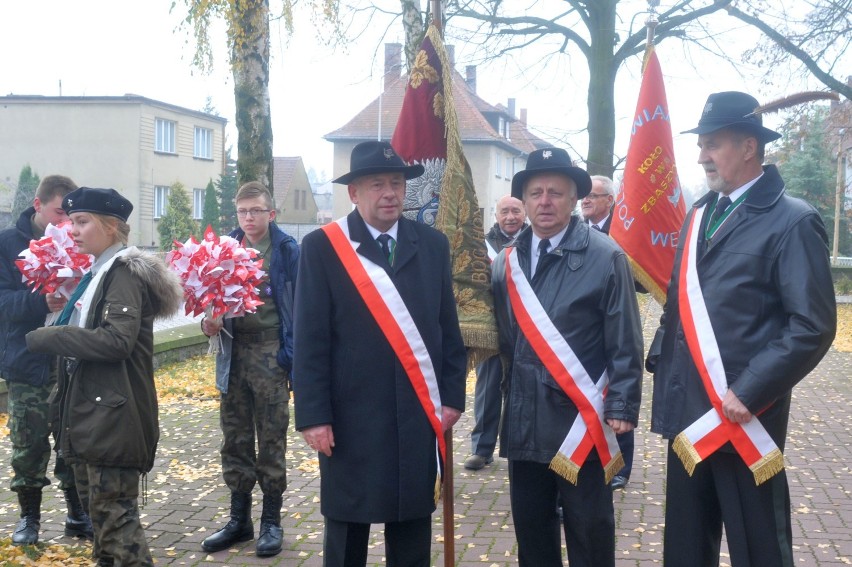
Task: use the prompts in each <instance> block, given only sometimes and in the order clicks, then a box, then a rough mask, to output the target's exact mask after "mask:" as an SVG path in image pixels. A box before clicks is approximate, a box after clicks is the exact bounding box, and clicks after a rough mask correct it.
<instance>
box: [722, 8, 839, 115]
mask: <svg viewBox="0 0 852 567" xmlns="http://www.w3.org/2000/svg"><path fill="white" fill-rule="evenodd" d="M727 11H728V13H729V14H730V15H731V16H733V17H735V18H737V19H739V20H741V21H743V22H745V23H747V24H749V25H751V26H754V27H756V28H757V29H759V30H760V31H761V32H763V34H765V35H766V36H767V37H769V38H770V39H771V40H772V41H774V42H775V43H777V44H778V45H779V46H780V47H781V48H782V49H783V50H784V51H786V52H788V53H790V54H791V55H793V56H794V57H795V58H796V59H798V60H799V61H801V62H802V63H803V64H804V65H805V67H807V68H808V70H809V71H810V72H811V73H813V75H814V76H815V77H816V78H817V79H819V81H820V82H821V83H822V84H824V85H826V86H827V87H828V88H830V89H832V90H834V91H837V92H838V93H840V94H842V95H843V96H845V97H846V98H848V99H852V87H850V86H849V85H847V84H845V83H843V82H842V81H839V80H837V79H835V78H834V77H832V76H831V75H830V74H828V73H827V72H825V71H824V70H823V69H821V68H820V66H819V65H818V64H817V62H816V61H814V59H813V58H811V56H810V55H808V54H807V53H806V52H805V51H804V50H803V49H801V47H799V46H798V45H796V44H794V43H793V42H792V41H790V40H789V39H788V38H786V37H785V36H783V35H782V34H780V33H778V32H777V31H776V30H775V29H774V28H772V27H771V26H769V25H768V24H766V23H765V22H764V21H763V20H761V19H760V18H758V17H756V16H752V15H750V14H747V13H745V12H743V11H742V10H740V9H739V8H737V7H736V6H729V7H728V8H727Z"/></svg>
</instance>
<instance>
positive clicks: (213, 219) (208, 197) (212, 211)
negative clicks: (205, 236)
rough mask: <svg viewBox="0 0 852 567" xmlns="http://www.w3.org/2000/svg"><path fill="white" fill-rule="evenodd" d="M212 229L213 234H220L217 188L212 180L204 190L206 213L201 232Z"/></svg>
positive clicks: (203, 217)
mask: <svg viewBox="0 0 852 567" xmlns="http://www.w3.org/2000/svg"><path fill="white" fill-rule="evenodd" d="M208 226H209V227H211V228H212V229H213V232H215V233H216V234H219V200H218V199H217V198H216V187H214V186H213V180H212V179H211V180H210V181H209V182H208V183H207V188H206V189H205V190H204V213H203V215H202V217H201V226H200V228H201V230H202V231H205V230H207V227H208Z"/></svg>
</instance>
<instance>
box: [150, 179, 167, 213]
mask: <svg viewBox="0 0 852 567" xmlns="http://www.w3.org/2000/svg"><path fill="white" fill-rule="evenodd" d="M168 200H169V187H168V186H167V185H155V186H154V218H155V219H158V218H160V217H162V216H163V215H164V214H166V203H167V202H168Z"/></svg>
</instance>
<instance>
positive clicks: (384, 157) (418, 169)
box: [332, 141, 424, 185]
mask: <svg viewBox="0 0 852 567" xmlns="http://www.w3.org/2000/svg"><path fill="white" fill-rule="evenodd" d="M423 171H424V168H423V166H422V165H420V164H419V163H416V164H414V165H405V162H404V161H402V158H401V157H399V156H398V155H397V153H396V152H395V151H394V149H393V148H392V147H391V145H390V144H389V143H388V142H379V141H372V142H361V143H360V144H358V145H357V146H355V147H354V148H352V156H351V157H350V158H349V173H347V174H346V175H341V176H340V177H338V178H337V179H335V180H334V181H332V183H342V184H343V185H349V184H350V183H352V182H353V181H355V180H356V179H358V178H359V177H363V176H365V175H375V174H377V173H402V174H403V175H405V179H406V180H408V179H414V178H415V177H420V176H421V175H423Z"/></svg>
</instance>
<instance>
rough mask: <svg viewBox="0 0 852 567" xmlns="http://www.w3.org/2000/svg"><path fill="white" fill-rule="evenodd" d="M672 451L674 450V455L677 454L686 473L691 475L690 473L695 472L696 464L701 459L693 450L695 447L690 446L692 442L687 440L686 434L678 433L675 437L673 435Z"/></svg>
mask: <svg viewBox="0 0 852 567" xmlns="http://www.w3.org/2000/svg"><path fill="white" fill-rule="evenodd" d="M672 451H674V452H675V455H677V456H678V458H679V459H680V462H682V463H683V467H684V468H685V469H686V473H687V474H688V475H689V476H692V473H694V472H695V467H696V465H698V463H700V462H701V461H702V459H701V455H699V454H698V451H696V450H695V447H693V446H692V443H690V442H689V439H687V437H686V435H684V434H683V433H680V434H678V436H677V437H675V440H674V443H672Z"/></svg>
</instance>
